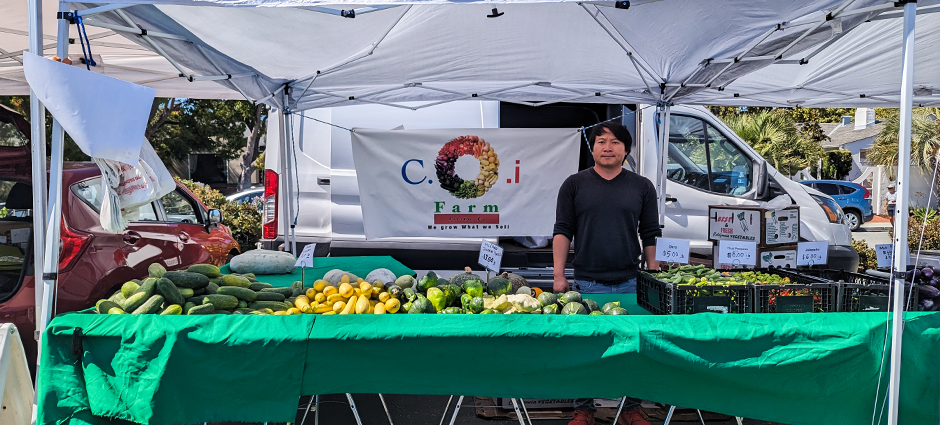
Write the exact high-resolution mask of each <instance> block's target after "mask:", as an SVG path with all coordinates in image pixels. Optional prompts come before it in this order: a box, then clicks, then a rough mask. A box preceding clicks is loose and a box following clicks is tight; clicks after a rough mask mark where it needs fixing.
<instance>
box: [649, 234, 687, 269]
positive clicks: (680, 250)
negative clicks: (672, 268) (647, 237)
mask: <svg viewBox="0 0 940 425" xmlns="http://www.w3.org/2000/svg"><path fill="white" fill-rule="evenodd" d="M656 261H665V262H667V263H682V264H688V263H689V241H687V240H682V239H669V238H657V239H656Z"/></svg>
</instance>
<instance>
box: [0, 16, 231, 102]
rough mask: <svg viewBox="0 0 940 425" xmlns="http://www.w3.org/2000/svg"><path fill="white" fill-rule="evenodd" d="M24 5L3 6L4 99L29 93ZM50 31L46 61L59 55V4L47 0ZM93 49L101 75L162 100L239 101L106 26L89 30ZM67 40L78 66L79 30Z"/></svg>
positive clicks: (0, 78)
mask: <svg viewBox="0 0 940 425" xmlns="http://www.w3.org/2000/svg"><path fill="white" fill-rule="evenodd" d="M27 4H28V3H27V2H25V1H3V2H0V96H9V95H28V94H29V85H28V84H26V77H24V76H23V58H22V57H23V51H24V50H27V49H28V48H29V14H28V13H27ZM42 6H43V11H44V12H45V13H43V22H42V24H43V25H42V26H43V28H44V29H45V31H44V33H43V37H42V41H41V43H43V46H42V47H43V53H44V54H45V56H46V57H51V56H52V55H54V54H56V13H55V12H56V11H57V10H58V8H59V2H58V1H56V0H43V1H42ZM86 28H87V29H86V32H87V33H88V38H90V39H91V49H92V53H93V54H94V56H95V61H97V62H98V63H99V64H100V66H99V67H96V68H94V69H95V71H96V72H101V73H103V74H105V75H108V76H111V77H114V78H118V79H121V80H124V81H129V82H132V83H135V84H139V85H142V86H147V87H151V88H153V89H156V90H157V96H159V97H192V98H199V99H240V98H241V95H239V94H238V92H236V91H233V90H230V89H228V88H226V87H224V86H221V85H219V84H215V83H213V82H211V81H193V82H190V81H189V80H188V79H186V78H184V77H180V76H179V71H177V70H176V69H174V68H173V65H170V63H169V62H167V61H166V59H164V58H162V57H160V55H158V54H156V53H154V52H151V51H150V50H147V48H146V47H143V46H141V45H139V44H137V43H135V42H133V41H131V40H128V39H127V38H125V37H123V36H121V35H119V34H117V33H115V32H114V31H112V30H109V29H105V28H96V27H92V26H86ZM68 31H69V33H68V38H69V39H70V40H73V41H74V43H73V45H72V46H71V49H70V51H69V55H70V58H71V59H72V60H73V61H74V62H75V64H76V66H82V65H81V64H80V63H78V59H79V58H81V56H82V49H81V46H80V45H79V40H78V28H77V27H76V26H75V25H70V26H69V28H68Z"/></svg>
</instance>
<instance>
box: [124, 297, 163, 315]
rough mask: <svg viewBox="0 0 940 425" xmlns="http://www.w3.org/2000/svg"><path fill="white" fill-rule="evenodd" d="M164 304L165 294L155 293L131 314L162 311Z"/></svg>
mask: <svg viewBox="0 0 940 425" xmlns="http://www.w3.org/2000/svg"><path fill="white" fill-rule="evenodd" d="M161 305H163V296H162V295H154V296H152V297H150V298H148V299H147V301H144V303H143V304H141V305H140V307H137V308H136V309H135V310H134V312H133V313H131V314H154V313H156V312H158V311H160V306H161Z"/></svg>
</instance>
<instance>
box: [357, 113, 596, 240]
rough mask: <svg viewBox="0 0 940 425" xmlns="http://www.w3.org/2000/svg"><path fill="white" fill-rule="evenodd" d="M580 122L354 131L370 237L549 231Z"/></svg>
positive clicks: (573, 163)
mask: <svg viewBox="0 0 940 425" xmlns="http://www.w3.org/2000/svg"><path fill="white" fill-rule="evenodd" d="M579 142H580V133H579V132H578V131H577V130H575V129H545V128H533V129H516V128H509V129H507V128H502V129H438V130H392V131H388V130H369V129H355V130H354V131H353V133H352V151H353V160H354V161H355V165H356V176H357V180H358V182H359V199H360V201H361V204H362V218H363V224H364V227H365V235H366V238H367V239H376V238H388V237H443V238H455V237H458V238H459V237H493V236H550V235H551V234H552V229H553V227H554V224H555V202H556V200H557V198H558V189H559V188H560V187H561V184H562V183H563V182H564V181H565V179H566V178H568V176H569V175H571V174H574V173H576V172H577V171H578V155H579V152H580V145H579Z"/></svg>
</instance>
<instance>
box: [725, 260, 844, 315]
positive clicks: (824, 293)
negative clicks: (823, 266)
mask: <svg viewBox="0 0 940 425" xmlns="http://www.w3.org/2000/svg"><path fill="white" fill-rule="evenodd" d="M734 271H735V272H747V271H753V272H757V273H769V274H775V275H777V276H780V277H783V278H787V279H789V281H790V283H788V284H781V285H762V284H759V283H754V284H752V285H753V292H754V312H755V313H821V312H834V311H836V309H837V308H838V302H837V300H838V295H839V288H838V285H835V284H833V283H832V282H830V281H829V280H827V279H823V278H821V277H817V276H811V275H807V274H802V273H799V272H797V271H795V270H789V269H776V268H771V269H751V270H734Z"/></svg>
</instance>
